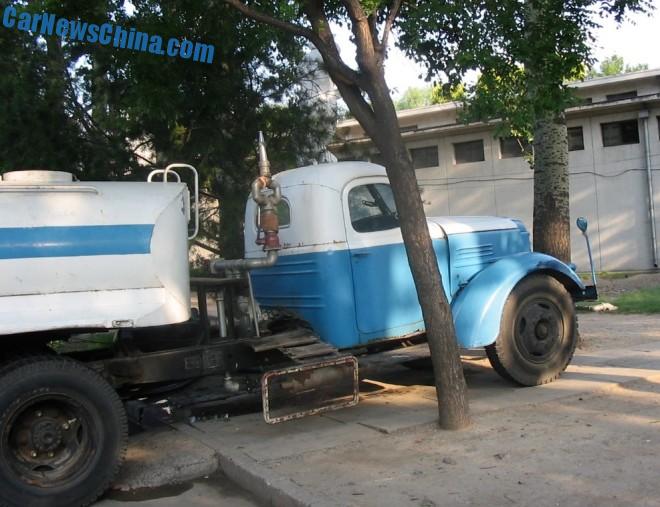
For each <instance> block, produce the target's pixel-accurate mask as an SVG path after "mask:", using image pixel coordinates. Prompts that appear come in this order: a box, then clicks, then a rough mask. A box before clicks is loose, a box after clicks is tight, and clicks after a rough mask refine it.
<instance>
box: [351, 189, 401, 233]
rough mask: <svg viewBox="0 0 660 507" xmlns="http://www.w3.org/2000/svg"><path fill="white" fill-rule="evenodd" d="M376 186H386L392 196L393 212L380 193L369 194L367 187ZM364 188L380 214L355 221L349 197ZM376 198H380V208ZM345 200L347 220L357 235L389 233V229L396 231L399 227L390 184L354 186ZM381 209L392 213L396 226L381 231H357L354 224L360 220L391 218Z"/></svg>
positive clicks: (369, 215)
mask: <svg viewBox="0 0 660 507" xmlns="http://www.w3.org/2000/svg"><path fill="white" fill-rule="evenodd" d="M376 185H381V186H386V187H388V188H389V191H390V194H391V195H392V204H394V210H392V209H391V208H390V206H389V204H388V203H387V202H385V199H384V198H383V195H382V194H381V192H377V194H378V196H374V195H373V194H371V189H369V188H368V187H370V186H376ZM365 187H367V192H369V193H370V194H371V195H372V198H373V199H374V200H375V201H376V205H377V207H378V211H379V212H380V213H375V214H371V213H369V214H368V215H366V216H364V217H361V218H358V219H355V218H354V216H353V214H352V213H351V211H352V209H351V195H352V194H353V192H355V191H357V190H358V189H362V188H365ZM378 197H380V200H381V202H382V206H381V205H379V203H378ZM346 200H347V204H348V215H349V216H348V218H349V221H350V222H351V227H352V228H353V230H354V231H355V232H357V233H359V234H370V233H372V232H383V231H389V230H391V229H396V228H398V227H400V226H399V213H398V211H397V210H396V204H395V203H394V194H392V185H391V184H389V183H364V184H362V185H356V186H354V187H352V188H351V189H350V190H349V191H348V193H347V194H346ZM363 202H364V201H363ZM372 204H373V203H372ZM383 208H387V211H388V212H392V211H394V220H395V221H396V225H394V226H391V227H386V228H383V229H373V230H359V229H358V228H357V227H356V222H359V221H361V220H365V219H368V218H372V217H373V218H385V217H391V215H389V214H386V213H384V212H383Z"/></svg>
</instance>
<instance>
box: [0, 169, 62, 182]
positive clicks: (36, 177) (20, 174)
mask: <svg viewBox="0 0 660 507" xmlns="http://www.w3.org/2000/svg"><path fill="white" fill-rule="evenodd" d="M2 181H4V182H6V183H16V184H23V185H25V184H34V185H36V184H49V183H71V182H73V174H71V173H65V172H62V171H36V170H35V171H10V172H7V173H5V174H3V175H2Z"/></svg>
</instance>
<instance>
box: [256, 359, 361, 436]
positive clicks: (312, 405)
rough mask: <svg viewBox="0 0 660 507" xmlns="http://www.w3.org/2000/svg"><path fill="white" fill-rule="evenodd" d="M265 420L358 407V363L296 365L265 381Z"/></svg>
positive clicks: (339, 361)
mask: <svg viewBox="0 0 660 507" xmlns="http://www.w3.org/2000/svg"><path fill="white" fill-rule="evenodd" d="M261 396H262V402H263V412H264V419H265V420H266V422H267V423H268V424H276V423H280V422H284V421H290V420H291V419H300V418H301V417H305V416H308V415H314V414H320V413H322V412H327V411H329V410H337V409H339V408H344V407H352V406H354V405H357V403H358V401H359V397H360V392H359V384H358V362H357V359H356V358H354V357H352V356H346V357H340V358H335V359H331V360H326V361H322V362H316V363H308V364H302V365H296V366H292V367H289V368H284V369H281V370H273V371H269V372H267V373H265V374H264V376H263V377H262V379H261Z"/></svg>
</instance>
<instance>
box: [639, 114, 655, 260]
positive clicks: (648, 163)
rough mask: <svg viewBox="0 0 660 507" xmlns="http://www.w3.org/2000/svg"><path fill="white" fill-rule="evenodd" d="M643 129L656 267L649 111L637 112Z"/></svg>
mask: <svg viewBox="0 0 660 507" xmlns="http://www.w3.org/2000/svg"><path fill="white" fill-rule="evenodd" d="M639 117H640V119H641V120H642V127H643V130H644V155H645V156H646V179H647V181H648V190H649V213H650V215H651V241H652V242H653V267H654V268H657V267H658V240H657V238H656V233H655V201H654V192H653V168H652V167H651V144H650V136H649V112H648V111H642V112H641V113H640V114H639Z"/></svg>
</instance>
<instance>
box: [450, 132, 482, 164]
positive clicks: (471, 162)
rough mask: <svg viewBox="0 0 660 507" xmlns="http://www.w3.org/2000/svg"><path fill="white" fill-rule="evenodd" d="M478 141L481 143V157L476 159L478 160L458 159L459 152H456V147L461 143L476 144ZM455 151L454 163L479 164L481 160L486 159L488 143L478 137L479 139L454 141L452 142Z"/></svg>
mask: <svg viewBox="0 0 660 507" xmlns="http://www.w3.org/2000/svg"><path fill="white" fill-rule="evenodd" d="M476 143H481V157H482V158H481V159H476V160H466V161H461V162H459V161H458V158H457V156H456V155H457V152H456V147H457V146H459V145H463V146H464V145H467V144H476ZM451 145H452V148H453V151H454V154H453V155H454V165H465V164H479V163H481V162H485V161H486V143H484V139H483V138H478V139H471V140H469V141H458V142H452V143H451Z"/></svg>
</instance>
